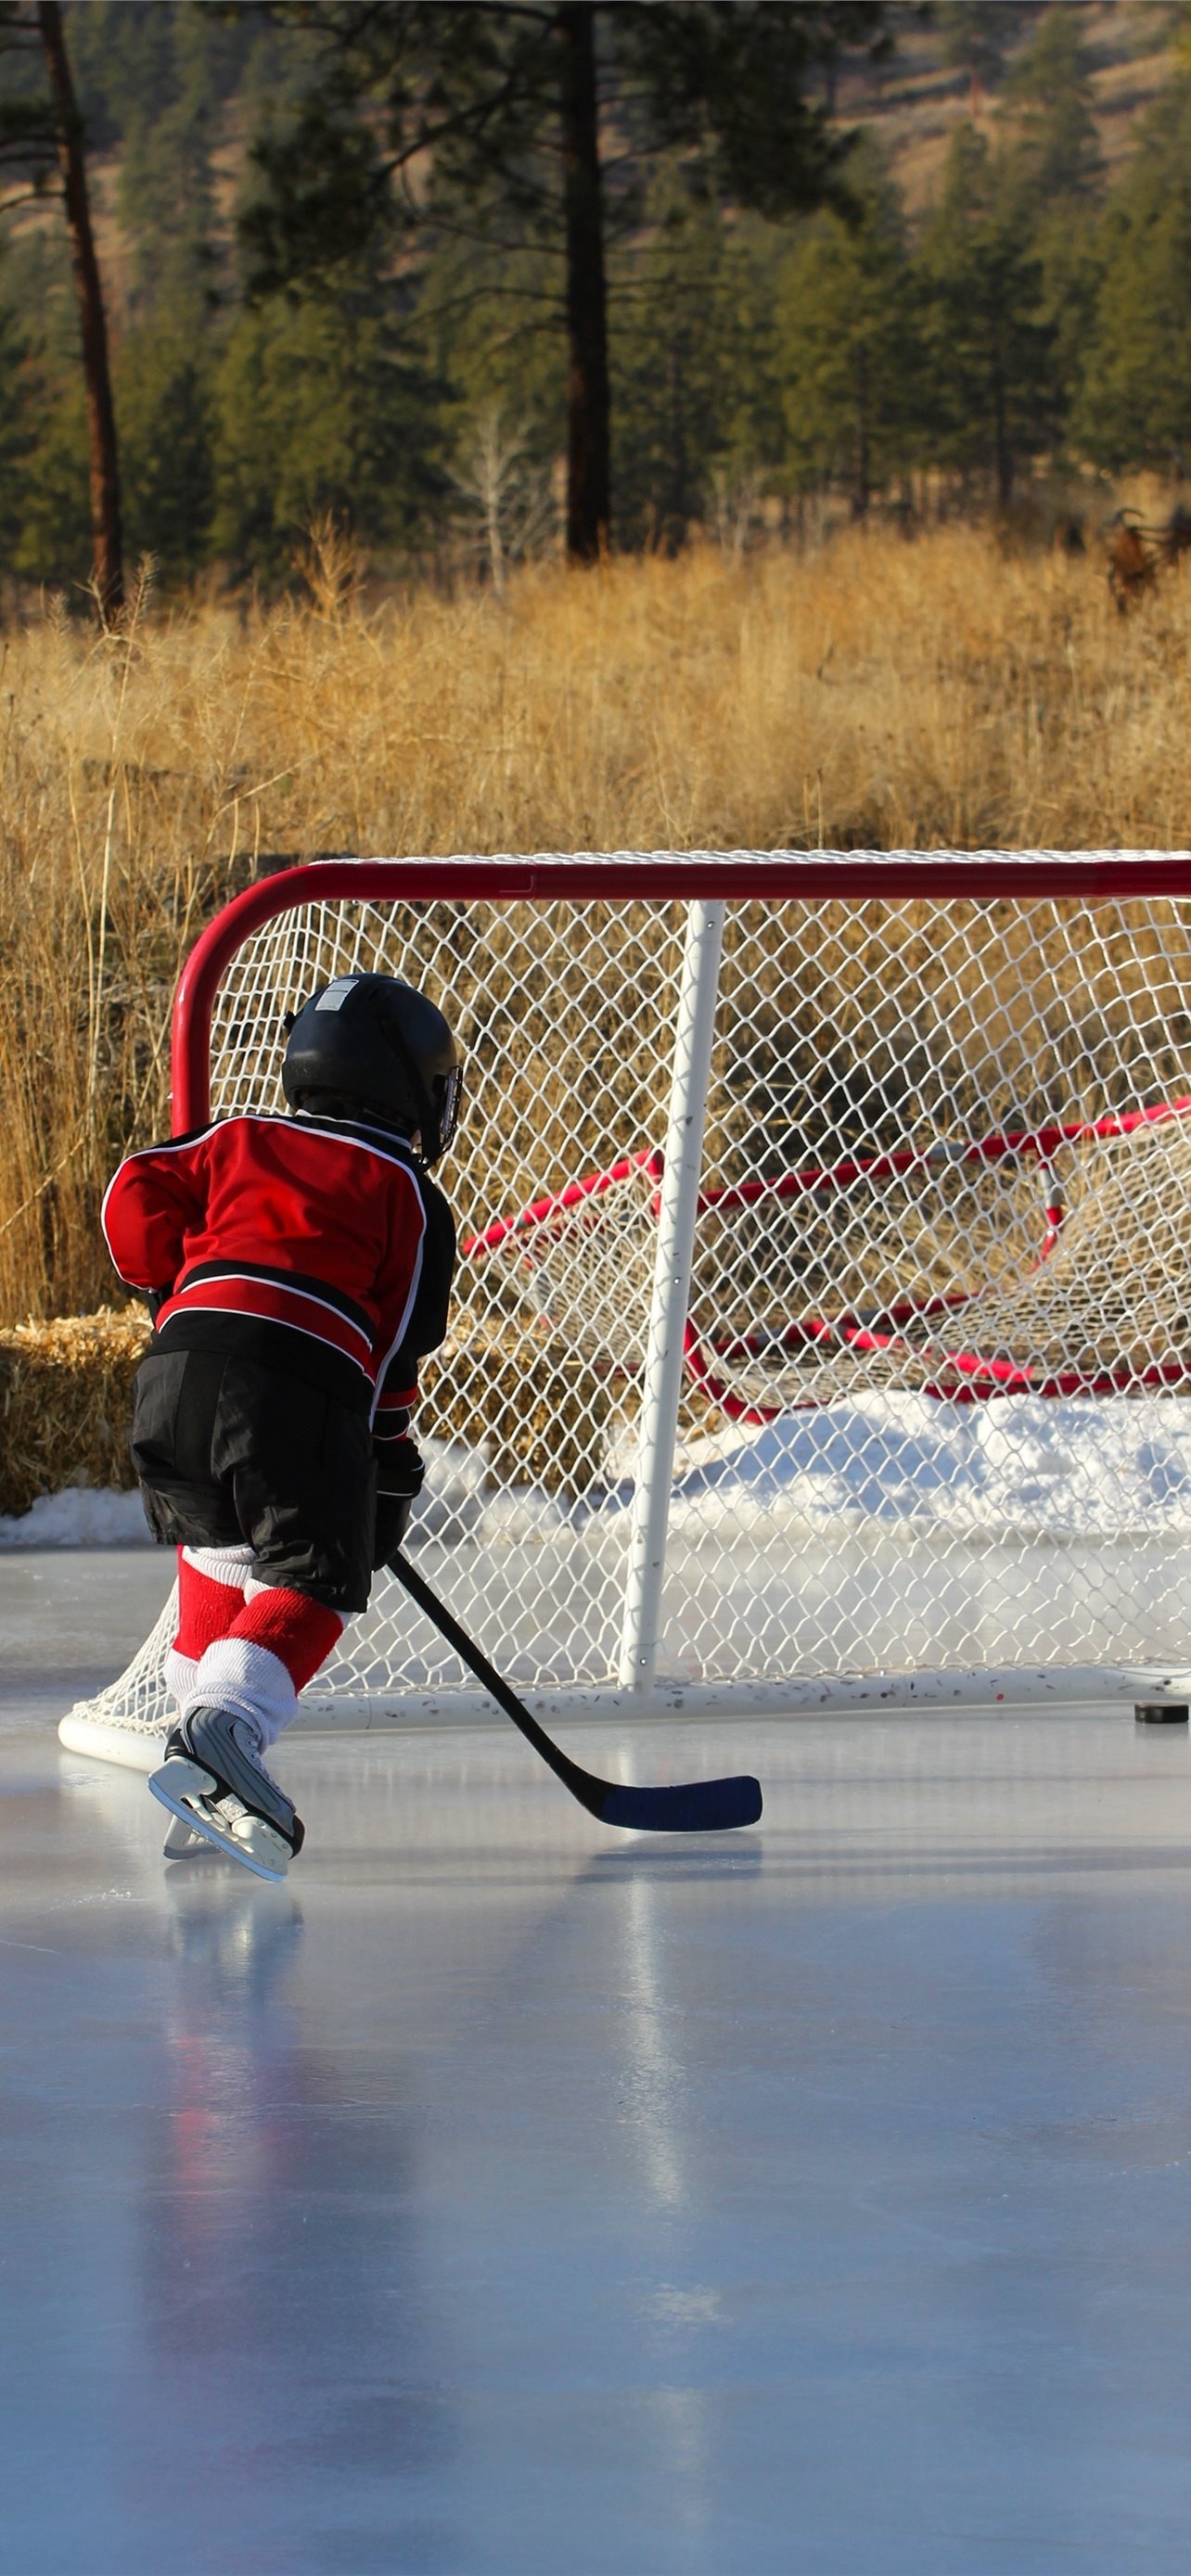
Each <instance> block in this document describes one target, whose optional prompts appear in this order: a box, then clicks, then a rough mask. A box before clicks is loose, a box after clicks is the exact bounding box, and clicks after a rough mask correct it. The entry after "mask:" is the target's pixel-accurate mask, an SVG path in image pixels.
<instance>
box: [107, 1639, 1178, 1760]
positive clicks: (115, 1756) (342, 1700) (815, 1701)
mask: <svg viewBox="0 0 1191 2576" xmlns="http://www.w3.org/2000/svg"><path fill="white" fill-rule="evenodd" d="M1188 1682H1189V1676H1188V1675H1187V1674H1186V1673H1185V1672H1170V1671H1161V1672H1159V1671H1157V1670H1155V1669H1153V1668H1152V1667H1151V1668H1144V1667H1140V1666H1125V1665H1105V1664H1059V1665H1053V1666H1049V1667H1043V1666H1039V1665H1024V1664H1010V1665H1006V1666H1004V1667H1002V1668H1000V1669H997V1668H994V1667H990V1666H982V1667H975V1668H971V1669H960V1668H953V1669H950V1670H944V1671H942V1672H918V1673H832V1674H829V1675H809V1674H792V1675H791V1677H790V1678H789V1680H787V1681H763V1682H731V1683H727V1682H659V1683H658V1684H657V1686H656V1688H655V1689H654V1690H652V1691H651V1692H649V1693H648V1694H645V1693H637V1692H635V1691H629V1690H614V1689H603V1690H601V1689H574V1690H569V1689H564V1688H559V1689H557V1690H553V1691H541V1690H539V1691H525V1692H523V1694H522V1696H523V1698H524V1700H525V1705H526V1707H527V1708H528V1709H529V1710H530V1712H531V1714H532V1715H533V1716H534V1717H536V1718H537V1719H538V1720H539V1722H540V1723H541V1724H542V1725H543V1726H551V1725H555V1726H565V1725H567V1724H568V1723H569V1724H571V1725H597V1724H607V1723H609V1722H615V1723H619V1724H621V1725H639V1724H640V1723H641V1722H642V1720H643V1719H651V1720H654V1719H662V1718H668V1719H671V1720H673V1719H675V1718H686V1719H689V1720H706V1719H719V1720H721V1721H726V1720H728V1719H740V1718H750V1717H758V1718H784V1717H866V1716H874V1715H876V1716H882V1715H888V1716H891V1717H893V1716H898V1715H912V1714H913V1713H914V1712H915V1711H916V1710H947V1709H965V1708H970V1709H1002V1708H1004V1709H1010V1708H1015V1709H1029V1708H1076V1707H1081V1706H1086V1705H1087V1704H1088V1703H1089V1702H1092V1703H1095V1704H1098V1705H1111V1704H1114V1703H1120V1702H1127V1703H1128V1705H1129V1706H1130V1707H1131V1708H1132V1707H1135V1706H1136V1705H1137V1704H1138V1703H1139V1702H1144V1703H1145V1704H1146V1705H1147V1706H1148V1707H1162V1708H1169V1710H1170V1712H1171V1715H1172V1716H1173V1715H1174V1711H1175V1708H1176V1706H1178V1705H1179V1704H1182V1705H1185V1704H1186V1701H1187V1698H1188ZM498 1722H500V1723H503V1720H499V1719H498V1712H497V1709H496V1705H495V1702H494V1701H493V1700H491V1699H489V1697H488V1695H487V1692H485V1691H477V1690H441V1691H434V1690H403V1691H394V1692H385V1693H382V1694H376V1695H372V1696H368V1697H365V1696H363V1695H358V1696H357V1695H352V1696H348V1695H346V1694H345V1695H344V1696H342V1697H339V1698H333V1699H327V1698H322V1699H319V1698H318V1697H316V1696H314V1695H311V1696H310V1697H308V1698H306V1699H304V1700H303V1701H302V1703H301V1706H300V1708H299V1710H298V1715H297V1717H296V1718H295V1720H294V1722H293V1725H292V1726H291V1727H289V1728H287V1730H286V1731H287V1734H290V1735H321V1736H339V1735H392V1734H402V1733H410V1732H416V1731H420V1730H425V1729H432V1730H438V1729H440V1728H442V1727H448V1726H491V1725H494V1724H496V1723H498ZM58 1740H59V1742H60V1743H61V1744H62V1745H63V1746H64V1747H65V1749H66V1751H67V1752H68V1753H85V1754H88V1755H89V1756H90V1757H91V1758H92V1759H93V1760H95V1761H99V1762H116V1763H119V1764H120V1765H121V1766H122V1767H123V1768H124V1769H125V1770H130V1771H146V1772H148V1771H152V1770H153V1769H154V1768H155V1767H156V1765H157V1763H158V1762H159V1761H160V1759H161V1748H162V1744H163V1742H164V1733H163V1734H156V1733H153V1734H151V1733H149V1732H147V1731H146V1730H145V1729H143V1728H140V1727H132V1726H120V1725H118V1724H113V1722H112V1721H111V1719H110V1718H103V1717H98V1716H97V1717H92V1716H91V1715H89V1713H88V1708H87V1703H86V1702H85V1701H84V1702H81V1703H80V1704H79V1706H78V1707H76V1708H72V1709H71V1710H70V1712H69V1714H68V1715H67V1716H66V1717H64V1718H63V1719H62V1720H61V1722H60V1724H59V1727H58Z"/></svg>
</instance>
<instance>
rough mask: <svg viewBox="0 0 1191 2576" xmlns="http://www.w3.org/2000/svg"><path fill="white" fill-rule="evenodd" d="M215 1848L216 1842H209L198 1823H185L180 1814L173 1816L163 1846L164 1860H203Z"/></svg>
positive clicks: (162, 1855) (162, 1854)
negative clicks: (199, 1828)
mask: <svg viewBox="0 0 1191 2576" xmlns="http://www.w3.org/2000/svg"><path fill="white" fill-rule="evenodd" d="M214 1849H215V1845H214V1843H209V1842H208V1840H207V1837H206V1835H205V1834H200V1832H199V1830H198V1827H197V1826H196V1825H192V1824H190V1823H186V1824H184V1823H183V1821H182V1818H181V1817H180V1816H173V1817H171V1819H170V1829H169V1832H168V1834H167V1835H166V1838H165V1841H164V1843H163V1844H162V1846H161V1857H162V1859H163V1860H201V1859H202V1858H203V1857H204V1855H205V1854H209V1853H211V1852H213V1851H214Z"/></svg>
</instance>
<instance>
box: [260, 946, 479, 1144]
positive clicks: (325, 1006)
mask: <svg viewBox="0 0 1191 2576" xmlns="http://www.w3.org/2000/svg"><path fill="white" fill-rule="evenodd" d="M281 1084H282V1089H283V1091H284V1093H285V1096H286V1099H287V1100H288V1102H289V1105H290V1107H291V1109H300V1108H301V1106H302V1104H303V1102H304V1101H309V1100H311V1099H315V1098H317V1097H318V1095H319V1094H320V1093H321V1094H323V1095H324V1096H327V1097H330V1098H332V1099H340V1100H350V1101H352V1102H353V1103H355V1104H358V1107H359V1109H360V1111H361V1112H362V1113H365V1114H366V1113H367V1112H368V1111H369V1110H371V1111H372V1113H373V1115H374V1116H377V1117H379V1118H381V1119H383V1120H384V1121H385V1123H386V1125H389V1126H393V1127H398V1128H400V1129H401V1131H402V1133H403V1134H404V1135H411V1136H412V1135H413V1133H414V1131H415V1130H417V1132H418V1133H419V1134H420V1136H421V1139H422V1143H421V1154H422V1159H423V1161H424V1162H426V1163H437V1161H438V1158H439V1155H440V1154H445V1152H446V1150H447V1147H448V1145H449V1144H450V1142H451V1138H452V1136H453V1135H454V1133H455V1129H456V1127H457V1125H458V1123H459V1099H460V1093H461V1090H462V1085H463V1061H462V1058H461V1056H460V1053H459V1049H458V1047H457V1046H456V1044H455V1040H454V1037H453V1035H452V1033H451V1027H450V1023H449V1021H447V1020H445V1019H444V1018H443V1015H442V1012H441V1011H440V1010H439V1009H438V1008H437V1005H436V1004H435V1003H434V1002H431V1001H429V1000H428V999H427V997H426V995H425V993H419V992H418V991H417V990H416V988H415V986H414V985H412V984H399V983H398V982H397V980H396V977H395V976H393V975H337V976H336V977H335V981H334V983H333V984H326V985H324V987H323V990H322V991H321V993H315V994H313V995H312V997H311V999H310V1000H309V1001H308V1002H304V1003H303V1005H302V1008H301V1010H300V1011H299V1013H298V1016H297V1018H296V1020H295V1021H294V1024H293V1027H292V1028H291V1030H290V1034H289V1043H288V1045H287V1047H286V1050H285V1060H284V1063H283V1065H282V1068H281Z"/></svg>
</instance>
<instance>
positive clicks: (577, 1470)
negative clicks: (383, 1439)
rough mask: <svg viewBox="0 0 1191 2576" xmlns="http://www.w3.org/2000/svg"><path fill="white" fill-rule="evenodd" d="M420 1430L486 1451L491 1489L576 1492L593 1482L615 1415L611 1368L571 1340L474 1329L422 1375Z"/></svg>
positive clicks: (429, 1364)
mask: <svg viewBox="0 0 1191 2576" xmlns="http://www.w3.org/2000/svg"><path fill="white" fill-rule="evenodd" d="M419 1377H420V1381H421V1387H422V1402H421V1404H420V1406H419V1409H418V1422H417V1428H418V1430H420V1431H425V1432H427V1433H430V1434H432V1435H433V1436H435V1437H437V1438H439V1439H447V1440H450V1439H456V1440H466V1441H467V1443H468V1445H469V1446H470V1447H473V1448H479V1447H483V1449H484V1453H485V1457H486V1461H487V1467H488V1473H489V1475H490V1476H491V1478H492V1480H493V1482H494V1483H495V1484H502V1485H503V1484H533V1485H537V1486H540V1487H541V1488H542V1489H543V1490H544V1491H545V1492H546V1493H550V1494H563V1495H568V1494H576V1493H580V1492H582V1491H584V1490H585V1489H586V1488H587V1487H588V1486H589V1485H590V1483H591V1479H592V1474H593V1470H596V1469H597V1468H598V1462H599V1457H600V1454H601V1451H602V1449H603V1447H604V1445H605V1442H606V1436H607V1429H608V1422H609V1416H610V1413H611V1410H612V1392H611V1382H610V1378H609V1375H608V1372H607V1371H606V1370H601V1369H600V1368H599V1367H598V1366H597V1365H596V1364H594V1363H593V1362H592V1361H591V1360H589V1359H585V1358H584V1357H582V1356H581V1355H578V1354H576V1352H575V1351H574V1350H572V1348H571V1347H570V1345H569V1344H568V1343H564V1342H561V1341H556V1340H553V1339H550V1340H538V1339H536V1338H534V1337H532V1336H531V1335H529V1334H521V1333H519V1332H518V1331H517V1330H516V1328H515V1327H514V1326H511V1325H506V1326H504V1327H503V1329H500V1330H498V1331H492V1330H488V1331H486V1330H485V1329H484V1327H483V1326H482V1325H481V1326H474V1327H472V1328H471V1329H470V1330H469V1331H468V1335H467V1339H466V1340H465V1341H459V1342H448V1343H447V1344H446V1345H445V1347H444V1349H443V1350H442V1351H441V1352H439V1353H437V1354H435V1356H434V1357H432V1358H431V1359H428V1360H425V1361H424V1362H423V1364H422V1367H421V1369H420V1371H419Z"/></svg>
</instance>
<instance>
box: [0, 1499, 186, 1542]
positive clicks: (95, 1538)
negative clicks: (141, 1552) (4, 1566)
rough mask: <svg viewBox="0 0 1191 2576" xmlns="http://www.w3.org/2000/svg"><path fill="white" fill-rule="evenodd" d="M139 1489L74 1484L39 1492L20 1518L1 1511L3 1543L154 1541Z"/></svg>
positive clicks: (0, 1540)
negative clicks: (55, 1491)
mask: <svg viewBox="0 0 1191 2576" xmlns="http://www.w3.org/2000/svg"><path fill="white" fill-rule="evenodd" d="M152 1544H153V1541H152V1539H151V1538H150V1536H149V1532H148V1529H147V1528H146V1526H145V1515H144V1511H143V1510H142V1507H141V1498H140V1495H139V1494H138V1493H132V1494H115V1493H112V1492H111V1491H109V1490H108V1489H107V1488H105V1487H100V1488H99V1489H96V1488H94V1487H93V1486H90V1485H68V1486H67V1487H66V1490H65V1492H64V1493H61V1494H39V1495H38V1497H37V1500H36V1502H35V1503H33V1504H32V1505H31V1507H30V1509H29V1510H28V1511H27V1512H22V1513H21V1514H20V1516H19V1518H17V1519H9V1518H7V1517H6V1516H5V1515H4V1514H3V1513H0V1547H151V1546H152Z"/></svg>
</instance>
